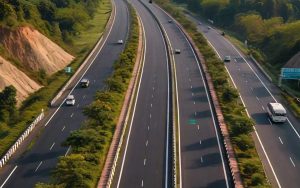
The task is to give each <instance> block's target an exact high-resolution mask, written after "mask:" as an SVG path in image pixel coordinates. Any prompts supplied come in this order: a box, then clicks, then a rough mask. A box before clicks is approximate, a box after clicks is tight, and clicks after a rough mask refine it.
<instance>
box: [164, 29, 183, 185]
mask: <svg viewBox="0 0 300 188" xmlns="http://www.w3.org/2000/svg"><path fill="white" fill-rule="evenodd" d="M162 28H163V30H164V32H165V34H166V37H167V40H168V43H169V45H170V48H171V49H173V47H172V44H171V42H170V39H169V36H168V34H167V32H166V31H165V29H164V27H163V26H162ZM171 54H172V59H173V62H174V77H175V92H176V93H177V95H176V103H177V129H178V131H177V133H178V158H179V159H178V161H179V188H182V173H181V169H182V168H181V141H180V117H179V116H180V115H179V114H180V111H179V100H178V95H179V93H178V83H177V73H176V61H175V57H174V54H173V53H171Z"/></svg>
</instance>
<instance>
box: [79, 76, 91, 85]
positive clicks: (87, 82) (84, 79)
mask: <svg viewBox="0 0 300 188" xmlns="http://www.w3.org/2000/svg"><path fill="white" fill-rule="evenodd" d="M89 85H90V81H89V80H88V79H87V78H83V79H82V80H81V81H80V86H81V87H89Z"/></svg>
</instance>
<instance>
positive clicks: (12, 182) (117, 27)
mask: <svg viewBox="0 0 300 188" xmlns="http://www.w3.org/2000/svg"><path fill="white" fill-rule="evenodd" d="M115 4H116V17H115V21H114V23H113V26H112V30H111V33H110V35H109V36H108V39H107V41H106V42H105V44H104V47H103V48H102V50H101V51H100V53H98V52H99V49H98V50H97V51H96V52H95V54H96V55H94V56H95V57H96V58H95V59H94V62H93V64H92V65H91V67H90V69H89V70H88V71H87V72H86V74H85V77H86V78H88V79H89V80H90V86H89V87H88V88H80V87H76V88H75V89H74V90H73V91H72V94H73V95H74V96H75V99H76V104H75V106H71V107H70V106H65V105H63V106H61V107H60V108H59V110H58V111H57V113H56V114H55V115H54V116H53V118H52V119H51V120H50V121H49V123H48V124H47V126H46V127H45V130H44V131H43V133H42V134H41V135H40V137H39V138H38V139H37V140H36V144H35V145H34V146H33V147H32V149H31V150H30V151H29V152H27V153H26V154H25V155H24V156H22V157H21V158H19V159H17V160H15V161H14V162H13V163H12V162H10V163H9V164H8V165H7V167H6V168H5V170H2V172H1V177H0V180H1V181H0V186H1V188H2V187H9V188H20V187H22V188H27V187H28V188H31V187H34V185H35V184H36V183H37V182H47V181H48V180H49V178H50V176H49V175H50V172H51V170H53V169H54V167H55V166H56V163H57V160H58V157H59V156H63V155H65V154H66V153H67V152H68V148H66V147H62V146H61V143H62V142H63V141H64V140H65V139H66V138H67V137H68V136H69V135H70V132H71V131H74V130H76V129H78V128H80V126H81V125H82V122H83V121H84V120H85V119H86V117H85V116H84V115H83V114H82V110H83V108H84V106H86V105H88V104H90V103H91V102H92V101H93V96H94V95H95V93H96V91H97V90H100V89H102V88H103V86H104V83H103V81H104V80H105V79H106V78H107V77H108V76H109V75H110V74H111V73H112V71H113V63H114V62H115V61H116V60H117V58H118V56H119V54H120V53H121V52H122V51H123V49H124V45H118V44H116V42H117V40H119V39H122V40H123V41H125V40H126V38H127V35H128V29H129V12H128V9H127V5H126V4H125V2H124V1H123V0H115ZM16 166H17V168H16ZM13 170H14V171H13ZM9 174H11V176H9ZM8 176H9V178H8ZM5 180H6V181H5ZM4 182H5V184H4Z"/></svg>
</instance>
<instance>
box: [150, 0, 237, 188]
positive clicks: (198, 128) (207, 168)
mask: <svg viewBox="0 0 300 188" xmlns="http://www.w3.org/2000/svg"><path fill="white" fill-rule="evenodd" d="M147 5H148V7H149V8H150V9H151V10H152V11H153V13H154V14H155V15H156V16H157V17H158V19H159V21H160V22H161V23H162V25H163V27H164V28H165V31H166V33H167V35H168V37H169V40H170V43H171V46H172V49H173V50H175V49H180V50H181V53H180V54H174V61H175V65H176V75H177V84H178V91H177V92H178V111H179V119H180V120H179V122H180V124H179V126H180V136H179V140H180V151H181V161H180V162H181V174H180V176H181V181H182V187H187V188H188V187H231V186H232V180H231V174H230V171H229V168H228V164H227V160H226V154H224V150H223V145H222V140H219V138H220V136H219V135H220V134H219V129H218V124H217V119H216V116H215V114H214V112H213V111H212V108H213V107H212V102H211V100H210V97H209V92H208V88H207V85H206V83H205V82H204V79H203V76H202V71H201V70H200V67H199V64H198V60H197V58H196V56H195V54H194V52H193V49H192V48H191V46H190V44H189V42H188V41H187V39H186V38H185V36H184V34H183V33H182V32H181V31H180V29H179V27H178V26H177V25H176V22H175V21H174V20H172V18H170V17H169V16H168V15H167V14H166V13H165V12H163V11H162V10H161V9H160V8H158V7H157V6H155V5H154V4H147ZM170 20H172V21H170Z"/></svg>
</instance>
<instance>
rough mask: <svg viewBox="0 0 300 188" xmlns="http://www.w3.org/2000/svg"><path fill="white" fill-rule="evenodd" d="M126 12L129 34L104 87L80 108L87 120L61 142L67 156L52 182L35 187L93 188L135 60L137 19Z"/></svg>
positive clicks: (98, 175)
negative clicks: (89, 102)
mask: <svg viewBox="0 0 300 188" xmlns="http://www.w3.org/2000/svg"><path fill="white" fill-rule="evenodd" d="M129 11H130V15H131V19H130V21H131V22H130V28H131V29H130V34H129V38H128V40H127V42H126V47H125V50H124V52H123V53H121V54H120V57H119V59H118V60H117V61H116V62H115V64H114V72H113V73H112V75H111V76H110V77H109V78H108V79H107V80H106V82H105V84H106V86H105V88H104V89H103V90H101V91H98V92H97V93H96V95H95V98H94V101H93V102H92V103H91V104H90V105H89V106H87V107H86V108H85V109H84V114H85V115H86V116H87V121H86V122H85V123H83V125H82V128H81V129H79V130H76V131H74V132H72V133H71V135H70V136H69V137H68V138H67V140H66V141H65V142H64V143H63V144H64V145H65V146H71V148H72V149H71V151H72V152H71V154H69V155H68V156H64V157H60V158H59V161H58V164H57V167H56V168H55V169H54V170H53V172H52V175H53V181H52V182H51V183H50V184H44V183H39V184H37V185H36V187H37V188H42V187H43V188H45V187H70V188H71V187H81V188H88V187H96V185H97V182H98V179H99V177H100V175H101V171H102V169H103V166H104V163H105V158H106V154H107V152H108V149H109V146H110V143H111V140H112V136H113V134H114V130H115V126H116V123H117V121H118V118H119V114H120V111H121V108H122V104H123V100H124V97H125V94H126V90H127V87H128V84H129V81H130V78H131V75H132V71H133V67H134V63H135V61H136V53H137V48H138V40H139V28H138V20H137V16H136V13H135V11H134V9H133V8H132V7H131V6H129Z"/></svg>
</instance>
